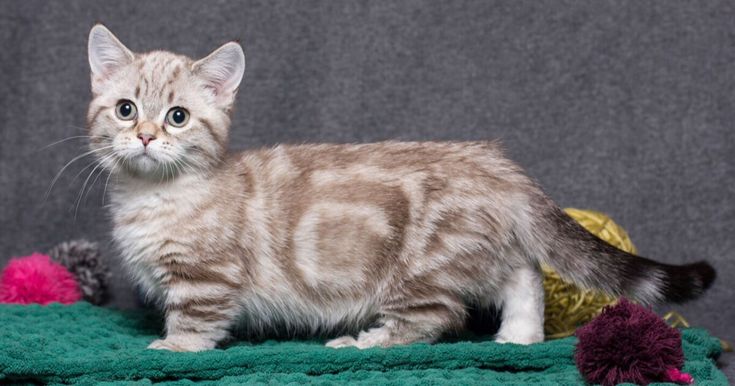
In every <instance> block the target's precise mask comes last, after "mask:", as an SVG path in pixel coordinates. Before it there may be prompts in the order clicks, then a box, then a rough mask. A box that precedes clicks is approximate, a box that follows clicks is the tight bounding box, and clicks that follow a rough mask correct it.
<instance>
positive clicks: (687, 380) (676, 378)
mask: <svg viewBox="0 0 735 386" xmlns="http://www.w3.org/2000/svg"><path fill="white" fill-rule="evenodd" d="M666 378H668V379H667V381H670V382H674V383H681V384H685V385H691V384H692V383H694V378H692V376H691V374H688V373H682V372H681V371H680V370H679V369H677V368H670V369H668V370H666Z"/></svg>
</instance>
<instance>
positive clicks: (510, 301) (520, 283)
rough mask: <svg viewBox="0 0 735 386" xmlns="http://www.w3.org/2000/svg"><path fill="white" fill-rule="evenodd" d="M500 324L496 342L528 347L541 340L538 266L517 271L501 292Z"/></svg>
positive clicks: (542, 310) (542, 333) (542, 309)
mask: <svg viewBox="0 0 735 386" xmlns="http://www.w3.org/2000/svg"><path fill="white" fill-rule="evenodd" d="M500 300H501V302H502V309H503V311H502V322H501V325H500V330H499V331H498V334H497V335H496V336H495V341H496V342H498V343H517V344H531V343H538V342H543V340H544V288H543V279H542V275H541V272H540V269H539V268H538V267H524V268H519V269H516V270H515V271H514V272H513V273H512V274H511V276H510V277H508V278H507V280H506V282H505V283H504V284H503V288H502V290H501V292H500Z"/></svg>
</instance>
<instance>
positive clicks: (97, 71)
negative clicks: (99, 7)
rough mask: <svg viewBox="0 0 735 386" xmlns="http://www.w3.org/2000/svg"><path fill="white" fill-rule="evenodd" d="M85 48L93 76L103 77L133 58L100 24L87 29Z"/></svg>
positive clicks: (128, 62)
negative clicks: (87, 36) (87, 35)
mask: <svg viewBox="0 0 735 386" xmlns="http://www.w3.org/2000/svg"><path fill="white" fill-rule="evenodd" d="M87 49H88V55H89V65H90V67H91V68H92V75H93V78H101V79H105V78H107V77H109V76H110V74H112V73H114V72H115V71H117V70H118V69H119V68H120V67H123V66H125V65H127V64H130V63H131V62H132V61H133V59H134V58H135V57H134V56H133V53H132V52H131V51H130V50H129V49H128V48H127V47H125V45H123V44H122V43H120V40H118V39H117V38H116V37H115V35H113V34H112V32H110V30H108V29H107V28H106V27H105V26H103V25H102V24H97V25H95V26H94V27H92V30H91V31H89V42H88V45H87Z"/></svg>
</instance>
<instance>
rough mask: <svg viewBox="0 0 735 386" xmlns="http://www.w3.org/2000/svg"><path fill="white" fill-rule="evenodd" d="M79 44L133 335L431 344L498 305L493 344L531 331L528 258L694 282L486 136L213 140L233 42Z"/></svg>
mask: <svg viewBox="0 0 735 386" xmlns="http://www.w3.org/2000/svg"><path fill="white" fill-rule="evenodd" d="M88 48H89V62H90V65H91V70H92V71H91V75H92V76H91V78H92V94H93V99H92V102H91V104H90V107H89V113H88V116H87V118H88V127H89V131H90V134H91V136H92V140H91V148H92V150H93V151H96V152H97V155H98V156H99V159H100V162H101V163H102V165H103V166H104V167H105V168H106V169H107V170H108V171H110V173H113V174H114V178H113V181H114V186H113V187H112V188H111V189H112V190H111V193H110V196H111V210H112V216H113V222H114V239H115V240H116V242H117V244H118V245H119V247H120V249H121V251H122V256H123V258H124V261H125V263H126V265H127V267H128V268H129V269H130V272H131V273H132V275H133V277H134V279H135V280H136V281H137V282H138V283H139V284H140V285H141V286H142V287H143V288H145V290H146V291H147V292H148V295H150V296H151V297H152V298H154V299H156V300H157V301H158V302H159V303H160V305H161V307H162V309H163V310H164V311H165V314H166V325H165V330H166V331H165V332H166V336H165V338H164V339H160V340H156V341H154V342H153V343H151V344H150V346H149V347H150V348H153V349H166V350H174V351H200V350H208V349H212V348H214V347H215V346H216V345H217V344H218V342H221V341H223V340H224V339H225V338H227V337H228V335H229V331H231V329H232V328H233V327H235V325H238V326H244V327H245V328H247V329H248V330H249V331H251V332H253V333H260V334H263V333H268V332H272V331H273V330H274V329H276V328H284V329H289V330H290V331H301V332H306V333H319V332H325V331H326V332H329V331H332V332H335V331H346V332H352V333H353V334H356V335H344V336H342V337H336V338H335V339H333V340H331V341H329V342H328V343H327V346H330V347H346V346H356V347H359V348H367V347H374V346H380V347H388V346H392V345H396V344H408V343H412V342H431V341H434V340H435V339H437V338H438V337H439V336H440V335H441V334H443V333H446V332H452V331H457V330H460V329H461V328H462V327H463V325H464V323H465V319H466V316H467V309H468V308H469V307H477V308H482V307H489V306H499V307H501V308H502V325H501V327H500V330H499V331H498V334H497V337H496V340H497V341H498V342H512V343H520V344H530V343H535V342H541V341H542V340H543V338H544V336H543V308H544V303H543V301H544V297H543V288H542V275H541V271H540V269H539V265H540V264H541V263H542V262H543V263H546V264H548V265H550V266H552V267H553V268H555V269H556V270H557V271H558V272H559V273H560V274H561V275H562V276H563V277H564V278H566V279H568V280H571V281H573V282H575V283H577V284H579V285H581V286H583V287H587V288H597V289H600V290H603V291H605V292H607V293H609V294H612V295H621V296H627V297H630V298H633V299H636V300H638V301H641V302H644V303H653V302H659V301H675V302H678V301H684V300H688V299H692V298H695V297H696V296H698V295H700V294H701V293H702V292H703V291H704V290H705V289H706V288H708V287H709V286H710V284H711V283H712V281H713V279H714V276H715V272H714V270H713V269H712V268H711V267H710V266H709V265H708V264H707V263H704V262H700V263H694V264H689V265H685V266H672V265H666V264H661V263H657V262H654V261H652V260H648V259H645V258H642V257H638V256H634V255H631V254H628V253H626V252H623V251H620V250H618V249H616V248H614V247H612V246H610V245H608V244H606V243H605V242H603V241H601V240H600V239H598V238H597V237H595V236H593V235H592V234H590V233H588V232H587V231H585V230H584V229H583V228H582V227H581V226H579V225H578V224H577V223H576V222H575V221H574V220H572V219H571V218H570V217H568V216H567V215H566V214H565V213H564V212H562V211H561V210H560V209H559V208H558V207H557V206H556V205H555V204H554V203H553V202H552V201H551V200H550V199H549V198H548V197H547V196H546V195H545V194H544V193H543V192H542V191H541V189H540V188H539V187H538V186H537V185H536V184H535V183H534V182H533V181H532V180H531V179H529V178H528V177H527V176H526V175H524V174H523V172H522V170H521V169H520V168H519V167H518V166H517V165H516V164H514V163H513V162H511V161H509V160H508V159H506V158H505V157H504V156H503V154H502V152H501V149H500V148H499V146H498V145H497V144H495V143H493V142H446V143H437V142H424V143H417V142H406V143H402V142H383V143H374V144H362V145H333V144H331V145H330V144H321V145H299V146H284V145H280V146H276V147H274V148H270V149H262V150H255V151H248V152H243V153H238V154H229V153H228V152H227V137H228V130H229V127H230V111H231V109H232V106H233V102H234V99H235V94H236V92H237V89H238V87H239V85H240V81H241V79H242V76H243V72H244V69H245V57H244V54H243V51H242V49H241V47H240V46H239V45H238V44H237V43H234V42H231V43H227V44H225V45H223V46H221V47H220V48H218V49H217V50H215V51H214V52H212V53H211V54H210V55H209V56H207V57H205V58H203V59H201V60H198V61H193V60H191V59H189V58H187V57H184V56H180V55H175V54H172V53H169V52H163V51H156V52H151V53H146V54H134V53H132V52H131V51H130V50H128V49H127V48H126V47H125V46H124V45H123V44H122V43H121V42H120V41H119V40H118V39H117V38H116V37H115V36H114V35H113V34H112V33H111V32H110V31H109V30H107V29H106V28H105V27H103V26H102V25H97V26H95V27H94V28H92V30H91V32H90V36H89V47H88ZM360 331H361V332H360ZM358 332H359V334H357V333H358Z"/></svg>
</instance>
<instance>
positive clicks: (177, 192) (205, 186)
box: [110, 173, 214, 207]
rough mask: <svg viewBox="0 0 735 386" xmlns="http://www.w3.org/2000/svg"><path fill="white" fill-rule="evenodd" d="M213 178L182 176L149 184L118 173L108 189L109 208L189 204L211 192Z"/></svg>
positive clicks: (149, 182) (211, 175)
mask: <svg viewBox="0 0 735 386" xmlns="http://www.w3.org/2000/svg"><path fill="white" fill-rule="evenodd" d="M213 178H214V176H213V174H183V175H180V176H176V177H175V178H171V179H161V180H151V179H144V178H139V177H136V176H132V175H130V174H127V173H121V174H120V175H119V176H117V178H115V177H113V179H114V182H112V184H113V185H112V186H111V189H110V196H111V198H112V200H111V203H112V205H113V206H118V207H119V206H126V205H129V204H130V203H131V202H139V203H140V202H141V201H145V202H146V203H148V204H153V203H155V202H156V201H159V200H161V201H165V202H176V201H182V202H191V201H192V200H197V199H198V198H203V197H204V196H206V195H207V194H208V193H209V192H211V187H210V185H211V184H212V183H213V181H212V180H213Z"/></svg>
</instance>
